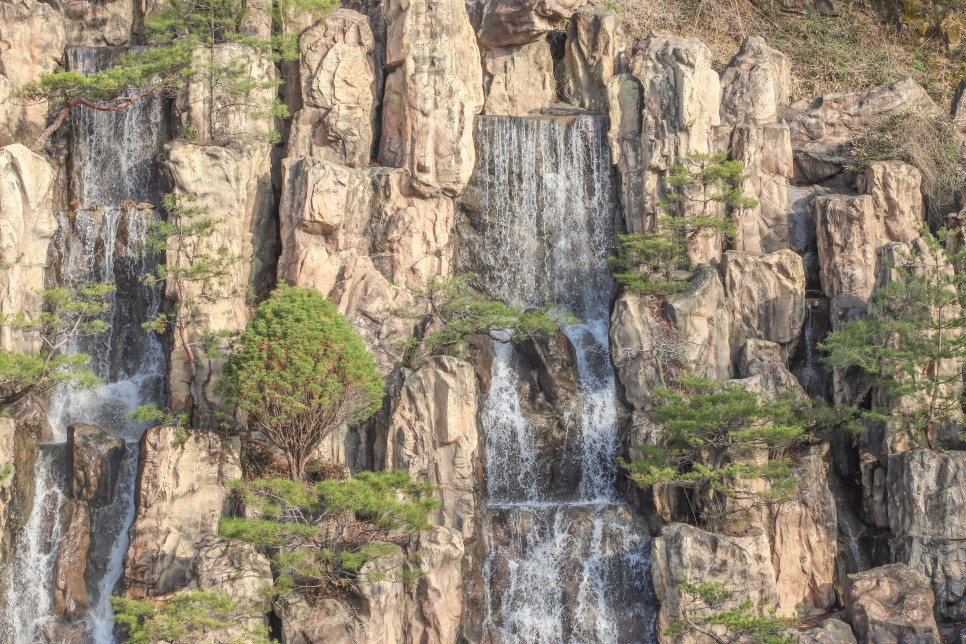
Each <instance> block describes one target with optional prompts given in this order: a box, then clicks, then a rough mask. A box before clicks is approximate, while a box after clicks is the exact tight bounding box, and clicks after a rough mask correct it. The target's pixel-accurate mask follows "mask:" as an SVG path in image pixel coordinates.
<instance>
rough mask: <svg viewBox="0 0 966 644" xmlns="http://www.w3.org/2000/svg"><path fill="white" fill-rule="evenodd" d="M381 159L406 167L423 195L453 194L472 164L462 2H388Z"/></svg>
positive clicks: (475, 93)
mask: <svg viewBox="0 0 966 644" xmlns="http://www.w3.org/2000/svg"><path fill="white" fill-rule="evenodd" d="M387 6H388V21H389V30H388V39H387V46H386V64H387V65H388V66H389V67H390V68H392V72H391V73H390V74H389V76H388V78H387V79H386V91H385V100H384V105H383V114H382V115H383V129H382V146H381V150H380V154H379V160H380V162H381V163H382V164H383V165H387V166H394V167H400V168H405V169H406V170H408V171H409V174H410V180H411V181H412V186H413V189H415V190H416V191H417V192H419V193H420V194H423V195H425V196H433V195H439V194H444V195H449V196H457V195H459V194H461V193H462V192H463V189H464V188H465V187H466V184H467V183H468V182H469V179H470V174H471V173H472V172H473V167H474V165H475V163H476V149H475V147H474V144H473V119H474V117H475V116H476V115H477V114H479V113H480V110H482V109H483V71H482V68H481V66H480V51H479V48H478V47H477V45H476V34H475V33H474V32H473V27H472V25H471V24H470V19H469V16H468V15H467V13H466V7H465V6H464V4H463V2H462V0H436V1H433V2H431V1H430V0H389V2H388V5H387Z"/></svg>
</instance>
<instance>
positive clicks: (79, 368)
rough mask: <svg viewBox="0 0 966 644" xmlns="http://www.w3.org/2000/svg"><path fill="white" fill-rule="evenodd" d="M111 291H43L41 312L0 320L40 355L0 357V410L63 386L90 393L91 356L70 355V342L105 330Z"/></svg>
mask: <svg viewBox="0 0 966 644" xmlns="http://www.w3.org/2000/svg"><path fill="white" fill-rule="evenodd" d="M113 296H114V285H113V284H104V283H99V282H91V283H87V284H80V285H78V286H76V287H73V288H69V287H63V288H55V289H49V290H47V291H44V293H43V298H44V311H43V312H42V313H41V314H40V315H39V316H36V317H33V318H31V317H27V316H26V315H25V314H24V313H23V312H20V313H16V314H9V315H0V326H2V327H6V328H8V329H10V330H13V331H17V332H19V333H22V334H24V335H25V336H26V337H29V338H33V339H35V340H36V341H37V342H38V343H39V344H40V351H39V352H38V353H31V354H26V353H16V352H12V351H0V404H8V403H13V402H16V401H18V400H20V399H21V398H23V397H24V396H26V395H28V394H31V393H37V394H45V393H47V392H49V391H50V390H51V389H52V388H53V387H55V386H56V385H58V384H61V383H69V384H71V385H73V386H75V387H80V388H85V387H93V386H95V385H97V384H98V383H99V380H98V378H97V377H96V376H95V375H94V373H93V372H92V371H91V370H90V369H89V368H88V366H87V364H88V362H89V361H90V356H88V355H86V354H83V353H75V352H72V351H70V348H71V345H72V342H73V341H74V340H76V339H77V338H80V337H84V336H92V335H97V334H99V333H103V332H104V331H106V330H107V329H108V328H109V325H108V323H107V322H106V321H105V320H104V315H105V314H106V313H107V312H108V311H109V310H110V309H111V306H112V305H113Z"/></svg>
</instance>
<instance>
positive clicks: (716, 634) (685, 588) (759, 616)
mask: <svg viewBox="0 0 966 644" xmlns="http://www.w3.org/2000/svg"><path fill="white" fill-rule="evenodd" d="M678 588H679V589H680V590H681V593H682V595H683V596H684V599H683V601H682V602H681V611H682V613H683V615H684V619H683V620H681V621H680V622H677V623H676V624H672V625H671V627H670V628H668V629H667V630H666V631H665V632H664V634H665V635H667V636H668V637H680V636H682V635H684V634H686V633H697V634H698V635H703V636H704V637H706V638H708V639H710V640H711V641H713V642H721V643H724V642H729V643H735V644H738V643H740V644H792V643H793V642H795V638H794V637H793V636H792V635H789V633H788V626H789V625H788V624H787V623H785V622H784V621H782V620H780V619H778V618H776V617H775V612H776V611H775V609H774V608H769V607H767V606H755V605H754V602H752V601H751V600H750V599H749V600H745V601H743V602H740V603H737V604H735V603H734V602H733V601H732V600H733V599H734V593H732V592H731V591H730V590H728V589H727V588H725V586H723V585H722V584H718V583H713V582H707V581H705V582H699V583H691V584H689V583H684V584H680V585H679V586H678ZM729 604H730V605H731V607H730V608H728V607H727V606H728V605H729Z"/></svg>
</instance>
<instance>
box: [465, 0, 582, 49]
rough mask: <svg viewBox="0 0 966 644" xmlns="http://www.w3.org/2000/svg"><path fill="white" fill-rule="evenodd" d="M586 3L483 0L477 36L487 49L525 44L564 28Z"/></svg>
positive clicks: (479, 10) (576, 0)
mask: <svg viewBox="0 0 966 644" xmlns="http://www.w3.org/2000/svg"><path fill="white" fill-rule="evenodd" d="M586 2H587V0H480V1H479V2H477V3H476V4H477V5H478V6H477V12H478V13H477V15H475V16H474V18H476V22H478V24H479V27H478V31H477V34H478V35H479V39H480V42H481V43H482V44H483V46H484V47H486V48H487V49H493V48H496V47H507V46H510V45H522V44H524V43H528V42H533V41H535V40H537V39H539V38H542V37H543V36H544V35H546V34H547V32H549V31H550V30H552V29H556V28H561V27H562V26H563V25H564V23H565V22H566V20H567V19H568V18H570V16H571V15H572V14H573V12H574V11H575V10H576V9H577V8H578V7H580V6H582V5H584V4H585V3H586Z"/></svg>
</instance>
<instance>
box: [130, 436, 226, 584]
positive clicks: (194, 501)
mask: <svg viewBox="0 0 966 644" xmlns="http://www.w3.org/2000/svg"><path fill="white" fill-rule="evenodd" d="M177 433H178V432H177V430H176V429H175V428H173V427H153V428H151V429H149V430H148V431H146V432H145V433H144V436H143V438H142V439H141V451H140V454H139V457H138V477H137V486H136V490H135V518H134V523H133V524H132V525H131V532H130V533H131V543H130V545H129V546H128V550H127V555H126V557H125V560H124V586H125V588H126V590H127V594H128V595H129V596H131V597H135V598H137V597H146V596H156V595H163V594H167V593H170V592H172V591H175V590H178V589H180V588H183V587H185V586H187V585H188V583H189V582H190V581H191V580H192V574H193V573H192V566H193V565H194V561H195V555H196V554H197V552H198V544H199V543H200V540H201V539H202V538H203V537H208V536H211V535H217V534H218V520H219V518H221V516H222V513H223V512H224V511H225V510H226V509H227V508H226V507H225V506H226V504H227V502H228V500H227V499H228V490H227V489H226V488H225V487H224V483H225V482H226V481H229V480H232V479H237V478H239V477H241V466H240V464H239V443H238V439H237V438H226V437H223V436H220V435H219V434H217V433H214V432H207V431H203V430H197V429H193V430H190V433H189V434H188V437H187V438H186V439H184V440H183V441H182V440H180V439H179V438H178V436H177Z"/></svg>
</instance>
